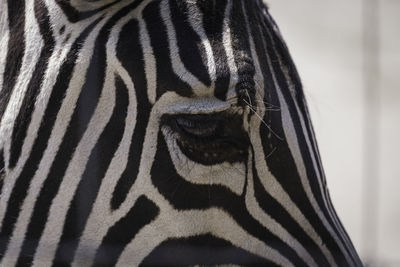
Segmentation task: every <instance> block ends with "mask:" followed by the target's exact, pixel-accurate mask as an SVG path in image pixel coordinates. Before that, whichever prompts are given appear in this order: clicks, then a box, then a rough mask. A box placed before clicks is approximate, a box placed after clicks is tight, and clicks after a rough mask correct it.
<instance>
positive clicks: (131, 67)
mask: <svg viewBox="0 0 400 267" xmlns="http://www.w3.org/2000/svg"><path fill="white" fill-rule="evenodd" d="M139 32H140V31H139V23H138V22H137V21H136V20H132V21H130V22H129V23H127V24H126V25H125V26H124V27H123V28H122V30H121V34H120V39H119V41H118V45H117V49H116V50H117V57H118V58H119V59H120V61H121V62H122V65H123V67H124V68H125V69H126V70H127V71H128V73H129V75H130V77H131V78H132V81H133V84H134V86H135V92H133V93H135V94H136V99H137V107H136V111H137V114H136V125H135V130H134V133H133V136H132V140H131V145H130V148H129V156H128V162H127V165H126V167H125V170H124V172H123V173H122V175H121V178H120V179H119V180H118V183H117V185H116V187H115V191H114V192H113V197H112V199H111V207H112V209H118V208H119V206H120V205H121V203H122V202H123V201H124V200H125V198H126V196H127V194H128V192H129V190H130V188H131V186H132V185H133V183H134V182H135V181H136V178H137V175H138V172H139V165H140V157H141V154H142V149H143V143H144V138H145V135H146V128H147V124H148V120H149V116H150V110H151V105H150V103H149V101H148V95H147V82H146V77H145V73H144V58H143V51H142V47H141V44H140V40H139Z"/></svg>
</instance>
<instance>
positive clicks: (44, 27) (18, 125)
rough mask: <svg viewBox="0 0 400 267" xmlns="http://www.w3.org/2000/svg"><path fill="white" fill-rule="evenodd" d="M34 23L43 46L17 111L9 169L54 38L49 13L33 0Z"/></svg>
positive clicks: (40, 81) (14, 157)
mask: <svg viewBox="0 0 400 267" xmlns="http://www.w3.org/2000/svg"><path fill="white" fill-rule="evenodd" d="M34 10H35V17H36V21H37V23H38V25H39V29H40V34H41V36H42V37H43V41H44V46H43V48H42V51H41V53H40V57H39V60H38V62H37V63H36V66H35V70H34V72H33V74H32V78H31V80H30V81H29V85H28V88H27V91H26V93H25V96H24V100H23V102H22V105H21V109H20V110H19V113H18V117H17V119H16V120H15V124H14V129H13V133H12V141H11V153H10V163H9V165H10V166H9V168H13V167H14V166H15V164H16V163H17V160H18V158H19V156H20V154H21V149H22V145H23V143H24V139H25V137H26V134H27V130H28V126H29V124H30V122H31V119H32V113H33V110H34V107H35V103H36V98H37V96H38V94H39V92H40V85H41V84H42V81H43V78H44V74H45V71H46V69H47V63H48V60H49V58H50V56H51V54H52V53H53V50H54V44H55V41H54V38H53V33H52V30H51V27H50V21H49V13H48V10H47V8H46V5H45V4H44V3H43V2H42V1H39V0H35V5H34Z"/></svg>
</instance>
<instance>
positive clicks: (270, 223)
mask: <svg viewBox="0 0 400 267" xmlns="http://www.w3.org/2000/svg"><path fill="white" fill-rule="evenodd" d="M249 153H250V154H251V151H250V152H249ZM252 160H253V159H252V158H251V157H250V158H249V162H248V164H249V168H248V170H249V173H248V174H249V175H248V185H247V193H246V207H247V209H248V211H249V212H250V214H251V215H252V216H253V217H254V218H255V219H256V220H257V221H258V222H260V223H261V224H262V225H263V226H264V227H265V228H267V229H268V230H269V231H270V232H271V233H272V234H274V235H275V236H277V237H278V238H279V239H281V240H282V242H284V243H286V244H287V245H288V246H289V247H290V248H292V249H293V250H294V251H296V253H297V255H298V256H299V257H300V258H301V259H302V260H304V262H305V263H306V264H307V266H317V264H316V263H315V261H314V259H313V258H312V257H311V255H310V254H309V253H308V251H307V250H306V249H305V248H304V247H303V246H302V244H301V243H300V242H299V241H297V240H296V239H295V238H294V237H293V236H292V235H291V234H290V233H289V232H288V231H286V229H285V228H283V226H282V225H280V224H279V222H277V221H275V220H274V219H273V218H271V217H270V216H269V215H268V213H265V212H264V210H262V209H261V207H260V206H259V205H258V202H257V200H256V198H255V195H254V182H253V179H254V177H253V172H252V168H251V167H250V166H251V163H252Z"/></svg>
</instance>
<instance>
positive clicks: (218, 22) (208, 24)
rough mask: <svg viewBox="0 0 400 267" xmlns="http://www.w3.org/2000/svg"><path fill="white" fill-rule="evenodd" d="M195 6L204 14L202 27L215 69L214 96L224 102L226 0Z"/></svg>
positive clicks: (227, 78) (226, 85)
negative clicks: (212, 55) (209, 44)
mask: <svg viewBox="0 0 400 267" xmlns="http://www.w3.org/2000/svg"><path fill="white" fill-rule="evenodd" d="M197 5H198V6H199V9H200V11H201V13H202V14H204V16H203V26H204V30H205V32H206V35H207V39H208V40H209V41H210V43H211V47H212V50H213V54H214V60H215V68H216V81H215V92H214V95H215V97H217V98H219V99H221V100H225V97H226V92H227V91H228V89H229V82H230V69H229V66H228V57H227V55H226V52H225V48H224V45H223V36H222V31H223V25H224V23H223V21H224V18H225V9H226V5H227V0H218V1H197Z"/></svg>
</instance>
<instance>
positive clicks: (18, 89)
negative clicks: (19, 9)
mask: <svg viewBox="0 0 400 267" xmlns="http://www.w3.org/2000/svg"><path fill="white" fill-rule="evenodd" d="M23 16H25V24H24V32H25V34H24V38H25V53H24V56H23V58H22V63H21V68H20V70H19V75H18V77H16V83H15V86H14V88H10V89H11V90H12V94H11V97H10V100H9V101H8V103H7V104H8V105H7V108H6V110H5V113H4V116H3V118H2V120H1V122H0V136H1V138H0V147H2V146H3V145H4V146H5V151H4V152H5V162H6V166H8V162H9V155H10V146H11V134H12V129H13V127H14V123H15V121H16V118H17V116H18V112H19V110H20V108H21V105H22V102H23V99H24V96H25V93H26V91H27V88H28V85H29V81H30V79H31V77H32V73H33V71H34V69H35V66H36V63H37V61H38V59H39V55H40V53H39V52H38V51H41V49H42V47H43V40H42V38H41V35H40V32H39V27H38V25H37V23H36V19H35V14H34V11H33V3H31V2H25V14H23ZM9 49H13V48H11V47H10V48H9ZM4 52H5V54H6V53H7V49H6V50H5V51H4ZM1 62H2V64H1V65H2V66H4V65H5V64H3V62H5V61H1ZM3 72H4V69H3ZM2 76H3V75H2ZM3 142H5V143H3Z"/></svg>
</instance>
